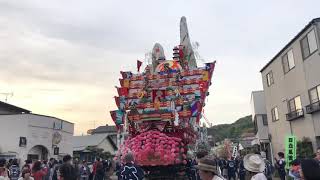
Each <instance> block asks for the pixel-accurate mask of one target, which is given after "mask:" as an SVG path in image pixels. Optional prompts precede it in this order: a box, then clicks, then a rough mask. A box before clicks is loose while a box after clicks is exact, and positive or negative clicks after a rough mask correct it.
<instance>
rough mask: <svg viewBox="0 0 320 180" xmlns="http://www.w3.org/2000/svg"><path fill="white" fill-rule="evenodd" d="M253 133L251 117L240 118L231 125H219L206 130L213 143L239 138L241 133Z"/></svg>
mask: <svg viewBox="0 0 320 180" xmlns="http://www.w3.org/2000/svg"><path fill="white" fill-rule="evenodd" d="M253 132H254V125H253V122H252V118H251V115H249V116H245V117H242V118H240V119H238V120H237V121H236V122H234V123H232V124H219V125H215V126H212V127H211V128H208V135H212V136H213V140H214V141H215V142H219V141H222V140H224V139H225V138H230V139H232V138H239V137H240V136H241V134H243V133H253Z"/></svg>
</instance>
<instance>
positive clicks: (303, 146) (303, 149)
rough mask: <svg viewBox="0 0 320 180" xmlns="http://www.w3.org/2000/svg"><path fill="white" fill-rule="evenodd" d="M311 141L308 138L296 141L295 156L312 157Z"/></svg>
mask: <svg viewBox="0 0 320 180" xmlns="http://www.w3.org/2000/svg"><path fill="white" fill-rule="evenodd" d="M313 155H314V153H313V148H312V142H311V141H310V139H309V138H306V137H304V138H302V141H297V158H313Z"/></svg>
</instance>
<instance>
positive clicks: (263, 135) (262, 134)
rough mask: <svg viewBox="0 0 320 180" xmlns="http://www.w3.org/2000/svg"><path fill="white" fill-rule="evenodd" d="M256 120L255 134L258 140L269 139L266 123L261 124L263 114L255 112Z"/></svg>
mask: <svg viewBox="0 0 320 180" xmlns="http://www.w3.org/2000/svg"><path fill="white" fill-rule="evenodd" d="M256 120H257V128H258V131H257V135H258V137H259V139H260V140H268V139H269V128H268V125H264V124H263V115H261V114H257V115H256Z"/></svg>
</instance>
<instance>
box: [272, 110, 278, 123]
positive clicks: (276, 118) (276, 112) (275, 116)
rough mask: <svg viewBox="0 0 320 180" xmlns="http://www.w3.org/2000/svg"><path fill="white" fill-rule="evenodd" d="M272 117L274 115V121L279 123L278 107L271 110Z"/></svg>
mask: <svg viewBox="0 0 320 180" xmlns="http://www.w3.org/2000/svg"><path fill="white" fill-rule="evenodd" d="M271 115H272V121H278V120H279V114H278V108H277V107H275V108H273V109H271Z"/></svg>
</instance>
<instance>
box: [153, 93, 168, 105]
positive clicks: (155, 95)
mask: <svg viewBox="0 0 320 180" xmlns="http://www.w3.org/2000/svg"><path fill="white" fill-rule="evenodd" d="M165 97H166V91H165V90H152V102H155V100H156V99H157V100H159V101H161V99H164V98H165Z"/></svg>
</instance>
